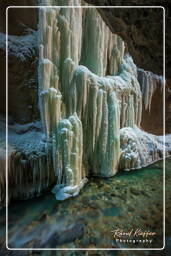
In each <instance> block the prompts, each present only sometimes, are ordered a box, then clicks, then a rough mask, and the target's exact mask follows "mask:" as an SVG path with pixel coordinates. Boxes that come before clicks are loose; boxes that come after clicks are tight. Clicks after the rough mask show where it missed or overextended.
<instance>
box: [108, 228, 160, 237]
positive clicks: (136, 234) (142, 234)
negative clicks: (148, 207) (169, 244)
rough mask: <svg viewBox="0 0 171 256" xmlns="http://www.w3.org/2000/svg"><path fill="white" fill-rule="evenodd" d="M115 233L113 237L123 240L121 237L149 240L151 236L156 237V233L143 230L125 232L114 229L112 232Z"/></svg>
mask: <svg viewBox="0 0 171 256" xmlns="http://www.w3.org/2000/svg"><path fill="white" fill-rule="evenodd" d="M111 232H112V233H113V237H114V238H117V237H119V238H121V237H143V238H148V237H151V236H154V235H156V233H155V232H151V231H149V230H148V231H147V230H145V231H143V230H142V229H139V228H137V229H135V230H134V229H131V230H129V231H124V230H123V229H119V228H117V229H114V230H112V231H111Z"/></svg>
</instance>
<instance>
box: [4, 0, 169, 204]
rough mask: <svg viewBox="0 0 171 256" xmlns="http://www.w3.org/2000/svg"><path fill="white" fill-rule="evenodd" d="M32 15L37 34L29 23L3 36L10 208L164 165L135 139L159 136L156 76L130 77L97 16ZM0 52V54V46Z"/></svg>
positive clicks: (138, 72)
mask: <svg viewBox="0 0 171 256" xmlns="http://www.w3.org/2000/svg"><path fill="white" fill-rule="evenodd" d="M40 4H41V5H47V6H48V5H57V6H58V5H60V4H61V2H60V1H57V0H55V1H51V2H50V1H42V2H41V3H40ZM62 4H63V5H68V4H70V5H78V6H79V5H80V1H70V3H68V1H63V3H62ZM10 14H11V15H12V16H11V17H15V15H17V10H15V9H14V12H13V9H10V12H9V15H10ZM32 14H34V17H37V15H38V31H36V26H35V23H36V20H37V18H34V20H35V21H34V22H33V23H34V24H30V23H29V24H30V25H29V24H28V26H30V27H31V28H32V29H30V28H29V29H26V27H25V26H24V30H23V31H22V27H21V26H19V25H18V23H17V25H16V24H15V23H14V25H13V26H12V28H11V30H10V31H11V32H10V33H11V34H10V35H9V114H10V116H11V118H9V121H10V126H9V149H10V150H9V152H8V153H9V156H8V157H9V173H8V178H9V185H10V186H9V187H10V189H9V199H10V198H11V199H13V198H28V197H30V196H35V195H39V194H40V193H41V191H43V190H45V189H47V188H49V186H51V185H52V184H54V183H56V184H57V185H56V186H55V187H54V189H53V192H54V193H55V195H56V198H57V199H59V200H63V199H66V198H68V197H71V196H75V195H77V194H78V193H79V191H80V189H81V188H82V187H83V186H84V184H85V182H87V178H86V177H88V176H92V175H93V176H102V177H110V176H113V175H115V174H116V173H117V172H118V171H119V170H120V169H122V170H130V169H137V168H141V167H143V166H146V165H148V164H150V163H151V162H153V161H156V160H158V159H161V158H162V157H163V147H165V149H166V154H167V155H168V154H169V152H170V148H169V144H166V146H165V145H163V142H162V139H161V138H160V137H157V136H154V135H150V134H147V133H146V132H143V131H142V130H141V128H145V130H146V131H148V132H152V133H154V134H162V111H161V109H162V91H163V78H162V77H161V75H160V74H161V73H159V72H158V73H159V75H157V74H154V73H152V72H150V71H151V70H150V71H145V70H146V68H147V67H148V65H147V66H146V64H142V65H141V66H140V67H139V68H137V66H136V65H135V64H134V61H133V59H132V57H131V56H130V55H129V53H128V51H129V52H131V51H130V50H129V45H128V43H127V44H125V42H124V41H123V38H121V37H120V36H118V35H116V34H113V33H112V31H111V27H110V26H109V27H108V26H107V25H106V23H107V22H106V23H105V22H104V21H103V19H102V18H101V16H100V14H99V13H98V12H97V10H96V9H95V8H94V9H90V8H84V9H83V8H82V9H81V8H51V7H50V8H40V9H39V10H38V11H37V14H36V12H35V11H34V12H33V13H32ZM126 15H127V13H126ZM102 17H103V15H102ZM135 17H137V15H135ZM152 17H153V14H152ZM21 19H22V18H21ZM104 20H105V19H104ZM23 22H25V24H26V23H27V19H26V18H24V20H23ZM107 24H108V23H107ZM13 27H14V28H13ZM128 27H129V26H128ZM109 28H110V29H109ZM127 29H130V28H127ZM17 31H18V32H17ZM123 31H125V33H126V35H127V36H130V32H128V31H127V30H123ZM140 31H141V30H140ZM120 35H121V34H120ZM121 36H122V35H121ZM3 37H4V34H2V37H1V38H2V39H3ZM130 38H131V36H130ZM143 40H145V39H143ZM130 41H131V42H132V39H131V40H130ZM136 43H137V45H138V42H137V41H136V42H134V44H136ZM0 45H1V46H2V47H1V51H2V53H3V54H4V49H5V48H4V40H2V43H1V44H0ZM137 47H138V46H137ZM148 47H149V45H148V46H147V48H148ZM150 49H151V48H150ZM38 52H39V54H38ZM141 54H142V56H143V54H144V55H145V56H146V53H145V52H144V51H143V52H142V53H141ZM36 59H37V60H36ZM140 59H141V58H140ZM159 59H160V58H159ZM139 61H140V60H139ZM159 62H160V61H159ZM12 63H13V64H12ZM16 63H17V66H16ZM143 63H144V62H143ZM144 66H145V70H144V69H142V67H144ZM158 66H161V63H159V65H158ZM152 71H153V72H154V70H153V69H152ZM156 71H157V69H156ZM14 74H15V75H14ZM156 101H158V102H160V104H157V106H156V104H155V103H156ZM168 106H170V105H169V104H168ZM157 110H159V115H158V118H157V117H156V114H155V112H156V111H157ZM3 111H4V109H3ZM3 111H2V112H3ZM151 117H152V120H151ZM39 118H40V119H41V122H36V121H35V120H39ZM31 121H32V123H30V122H31ZM33 121H34V122H33ZM16 122H17V123H18V124H17V123H16ZM25 123H28V124H25ZM156 124H159V128H157V129H156ZM2 146H3V147H4V143H3V142H2ZM1 161H2V170H1V187H3V188H4V186H5V162H4V157H2V158H1ZM28 173H29V175H28ZM17 184H19V186H18V185H17ZM1 191H2V193H1V202H3V201H4V196H5V194H4V190H1Z"/></svg>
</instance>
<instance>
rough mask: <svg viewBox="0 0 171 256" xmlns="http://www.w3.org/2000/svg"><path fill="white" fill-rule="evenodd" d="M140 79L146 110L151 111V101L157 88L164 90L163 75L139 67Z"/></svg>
mask: <svg viewBox="0 0 171 256" xmlns="http://www.w3.org/2000/svg"><path fill="white" fill-rule="evenodd" d="M137 70H138V81H139V83H140V86H141V90H142V96H143V104H144V108H145V110H148V111H149V112H150V110H151V101H152V97H153V94H154V92H155V91H156V89H157V88H159V89H161V90H163V83H164V82H163V77H162V76H159V75H156V74H153V73H152V72H150V71H145V70H143V69H140V68H138V69H137Z"/></svg>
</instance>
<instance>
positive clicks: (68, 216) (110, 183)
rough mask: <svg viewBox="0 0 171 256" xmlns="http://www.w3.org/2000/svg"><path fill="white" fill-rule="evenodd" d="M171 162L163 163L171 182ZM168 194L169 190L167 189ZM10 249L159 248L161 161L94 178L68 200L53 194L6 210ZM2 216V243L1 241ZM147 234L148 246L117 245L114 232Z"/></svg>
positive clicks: (161, 191) (160, 242)
mask: <svg viewBox="0 0 171 256" xmlns="http://www.w3.org/2000/svg"><path fill="white" fill-rule="evenodd" d="M170 168H171V159H167V160H166V178H167V180H169V179H170V175H169V172H168V171H169V169H170ZM168 189H169V187H168ZM8 211H9V226H8V228H9V247H12V248H29V247H30V248H42V247H43V248H97V247H98V248H115V247H125V248H127V247H130V248H131V247H133V248H134V247H137V248H149V247H151V248H154V247H155V248H159V247H162V235H163V233H162V229H163V227H162V222H163V214H162V212H163V162H162V161H161V162H157V163H155V164H153V165H151V166H149V167H147V168H143V169H141V170H135V171H131V172H120V173H119V174H118V175H116V176H115V177H112V178H105V179H100V178H92V179H89V182H88V183H87V185H86V186H85V188H84V189H83V190H82V191H81V193H80V194H79V195H78V196H77V197H75V198H70V199H68V200H66V201H63V202H59V201H56V200H55V198H54V195H53V194H48V195H45V196H42V197H39V198H35V199H31V200H27V201H20V202H17V203H15V204H13V205H11V206H9V210H8ZM4 216H5V210H2V211H1V223H0V226H1V229H0V238H1V240H2V237H4V231H5V228H4ZM117 228H120V229H123V230H124V231H125V232H126V231H129V230H131V229H134V230H136V229H137V228H141V229H142V230H150V231H153V232H155V233H156V235H155V237H154V239H153V241H152V243H151V244H149V243H146V244H142V243H141V242H140V243H138V244H133V243H122V242H121V243H120V242H116V240H115V239H114V238H113V235H112V232H111V231H112V230H113V229H117Z"/></svg>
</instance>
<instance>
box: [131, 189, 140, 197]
mask: <svg viewBox="0 0 171 256" xmlns="http://www.w3.org/2000/svg"><path fill="white" fill-rule="evenodd" d="M130 192H131V193H132V194H134V195H135V196H138V195H141V194H142V191H141V190H138V189H136V188H130Z"/></svg>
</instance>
